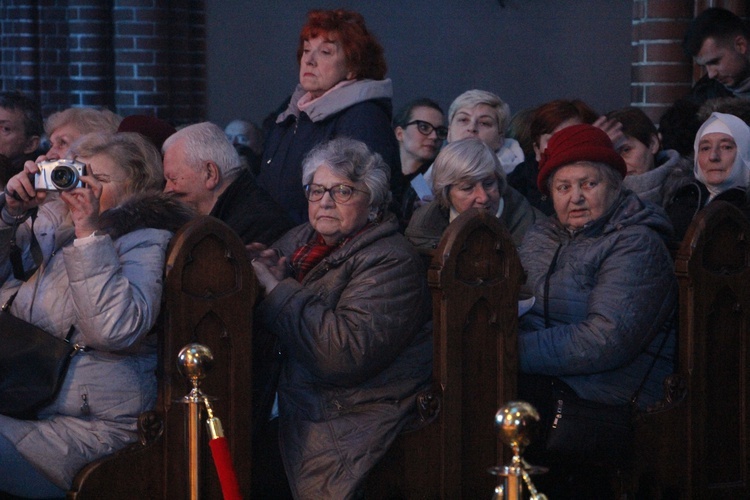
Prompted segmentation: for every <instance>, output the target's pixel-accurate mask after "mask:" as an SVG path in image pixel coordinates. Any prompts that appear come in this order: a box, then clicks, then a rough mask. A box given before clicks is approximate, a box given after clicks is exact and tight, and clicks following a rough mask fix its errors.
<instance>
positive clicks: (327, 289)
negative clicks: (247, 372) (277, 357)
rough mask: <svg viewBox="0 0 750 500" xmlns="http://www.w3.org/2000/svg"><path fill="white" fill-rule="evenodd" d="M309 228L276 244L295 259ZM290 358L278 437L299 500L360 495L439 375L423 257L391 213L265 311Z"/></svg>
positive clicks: (276, 294) (285, 286)
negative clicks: (420, 393)
mask: <svg viewBox="0 0 750 500" xmlns="http://www.w3.org/2000/svg"><path fill="white" fill-rule="evenodd" d="M312 235H313V228H312V227H311V226H310V225H309V224H303V225H302V226H299V227H297V228H295V229H292V230H291V231H290V232H288V233H287V234H286V235H285V236H284V237H283V238H282V239H281V240H279V241H278V242H276V244H274V247H276V248H278V249H279V250H280V251H281V252H282V254H283V255H286V256H290V255H291V254H292V253H293V252H294V250H296V249H297V248H298V247H300V246H302V245H303V244H305V243H306V242H307V241H308V240H309V239H310V237H311V236H312ZM258 312H259V314H260V317H261V321H262V322H263V325H264V326H265V327H266V328H267V329H268V330H269V331H271V332H273V333H275V334H276V335H278V337H279V341H280V344H281V349H282V351H283V352H284V354H285V358H284V363H283V368H282V373H281V377H280V381H279V387H278V396H279V419H280V420H279V424H280V431H279V432H280V433H279V440H280V446H281V453H282V458H283V461H284V466H285V469H286V472H287V476H288V478H289V482H290V486H291V488H292V492H293V493H294V496H295V497H296V498H340V499H344V498H350V497H351V496H352V495H353V494H354V492H355V491H356V488H357V487H358V486H359V484H360V483H361V482H362V480H363V479H364V478H365V477H366V475H367V473H368V472H369V470H370V469H371V468H372V467H373V466H374V465H375V463H377V461H378V460H379V459H380V458H381V457H382V456H383V455H384V454H385V452H386V451H387V449H388V447H389V446H390V444H391V443H392V442H393V440H394V439H395V437H396V435H397V434H398V433H399V431H400V430H401V429H402V427H403V426H404V425H405V424H406V423H407V422H408V421H409V418H410V416H415V411H416V406H415V395H416V393H417V392H418V391H419V390H421V389H423V388H425V387H426V385H427V383H428V380H429V378H430V373H431V369H432V340H431V339H432V337H431V329H430V323H429V319H430V317H431V304H430V296H429V293H428V289H427V282H426V273H425V269H424V267H423V264H422V261H421V260H420V257H419V256H418V255H417V253H416V252H415V251H414V249H413V248H412V247H411V245H410V244H409V242H407V241H406V239H405V238H404V237H403V236H402V235H401V234H399V233H398V223H397V221H396V219H395V217H393V216H389V217H388V218H386V220H384V221H383V222H381V223H378V224H375V225H374V226H371V227H370V228H368V229H366V230H365V231H364V232H362V233H360V234H358V235H356V236H355V237H354V238H353V239H352V240H351V241H349V242H347V243H346V244H345V245H344V246H343V247H341V248H339V249H337V250H335V251H334V252H333V253H331V254H330V255H329V256H328V257H326V258H325V259H324V260H323V261H322V262H320V263H319V264H318V265H317V266H316V267H315V268H313V269H312V270H311V271H310V272H309V273H308V274H307V276H306V277H305V278H304V280H303V281H302V283H299V282H297V281H296V280H295V279H292V278H287V279H284V280H282V281H281V283H279V285H278V286H276V288H274V290H273V291H272V292H271V293H270V294H269V295H268V296H267V297H266V298H265V300H264V301H263V302H262V303H261V305H260V307H259V310H258Z"/></svg>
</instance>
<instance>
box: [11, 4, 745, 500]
mask: <svg viewBox="0 0 750 500" xmlns="http://www.w3.org/2000/svg"><path fill="white" fill-rule="evenodd" d="M709 10H711V9H709ZM722 16H724V14H721V15H720V16H719V17H722ZM722 18H723V17H722ZM707 36H708V37H709V38H710V37H711V36H713V37H716V38H717V40H718V39H719V35H717V34H713V35H711V34H709V35H707ZM297 59H298V63H299V83H298V84H297V86H296V88H295V89H294V91H293V93H292V95H291V97H290V98H289V100H288V102H287V103H286V104H285V105H284V106H283V107H282V108H281V109H280V110H278V111H277V112H276V113H275V115H276V116H275V117H274V121H273V124H272V126H271V127H270V130H268V134H267V137H262V136H261V135H260V134H259V129H258V127H255V126H254V125H253V124H252V123H251V122H247V121H244V120H234V121H232V122H231V123H229V124H228V125H227V127H226V128H225V129H222V128H220V127H219V126H218V125H216V124H214V123H210V122H202V123H194V124H188V125H186V126H184V127H182V128H180V129H179V130H177V129H176V128H175V127H174V126H173V125H172V124H169V123H167V122H166V121H164V120H160V119H158V118H155V117H149V116H129V117H125V118H122V117H120V116H118V115H117V114H115V113H113V112H112V111H109V110H106V109H94V108H86V107H77V108H69V109H65V110H62V111H59V112H56V113H53V114H51V115H50V116H48V117H47V118H46V120H44V121H42V115H41V112H40V110H39V106H38V104H36V103H35V102H34V101H33V100H32V99H30V98H29V97H28V96H26V95H24V94H23V93H20V92H4V93H0V128H2V133H0V183H1V184H2V186H3V187H4V191H5V192H4V197H0V198H2V213H1V214H0V215H1V216H2V217H0V242H2V244H0V255H5V256H6V257H5V259H4V260H0V277H2V280H3V281H2V285H1V286H0V299H2V301H3V303H5V302H8V301H9V299H10V300H11V301H12V305H11V306H10V311H11V312H12V313H13V314H14V315H17V316H19V317H21V318H24V319H26V320H28V321H30V322H33V323H34V324H37V325H38V326H40V327H42V328H43V329H45V330H46V331H48V332H49V333H50V334H51V335H54V336H57V337H66V336H68V335H70V334H71V333H72V335H73V338H74V339H75V341H76V342H80V343H81V344H82V345H85V346H86V349H85V350H82V351H81V352H80V353H78V354H77V355H76V356H75V358H74V359H73V362H72V363H71V368H70V371H69V372H68V375H67V377H66V380H65V385H64V386H63V388H62V390H61V392H60V394H59V395H58V396H57V398H56V399H55V401H54V402H53V403H51V404H50V405H49V406H48V407H47V408H45V409H43V410H42V412H41V413H40V414H39V417H38V419H36V420H18V419H14V418H10V417H7V416H2V415H0V469H2V470H3V471H4V472H6V471H7V473H5V474H4V475H0V492H7V493H10V494H13V495H19V496H27V497H36V498H47V497H62V496H64V494H65V491H66V490H67V489H68V488H69V487H70V485H71V481H72V479H73V477H74V475H75V474H76V472H77V471H78V470H80V468H81V467H82V466H83V465H85V464H86V463H87V462H90V461H92V460H94V459H96V458H99V457H101V456H103V455H106V454H110V453H112V452H114V451H116V450H118V449H120V448H122V447H124V446H125V445H127V444H128V443H130V442H133V441H134V440H135V439H136V433H135V425H136V424H135V422H136V420H137V417H138V415H139V413H141V412H143V411H145V410H147V409H149V408H150V407H152V406H153V404H154V397H155V372H154V364H155V359H156V358H155V357H156V351H155V344H154V342H153V340H154V339H153V338H151V337H150V336H149V335H148V332H149V330H150V329H151V328H152V327H153V326H154V323H155V321H156V317H157V316H158V312H159V307H160V300H161V276H162V273H163V266H164V257H165V252H166V245H167V243H168V242H169V239H170V238H171V236H172V235H173V234H174V233H175V231H176V230H177V229H178V228H179V227H180V225H181V224H183V223H184V222H185V221H187V220H189V219H190V218H192V217H195V216H196V215H210V216H213V217H216V218H218V219H220V220H222V221H223V222H225V223H226V224H227V225H228V226H229V227H230V228H231V229H232V230H233V231H234V232H236V233H237V235H238V236H239V237H240V239H241V240H242V241H243V242H244V243H245V244H246V245H247V251H248V258H251V259H252V265H253V268H254V270H255V273H256V276H257V278H258V282H259V285H260V289H261V290H262V293H261V298H260V300H259V303H258V305H257V308H256V310H255V314H256V318H257V324H258V328H257V331H255V332H254V335H257V336H258V338H259V339H261V340H262V341H260V342H259V343H258V345H262V346H266V347H269V348H268V349H258V350H257V352H254V357H255V359H254V360H253V363H254V367H255V368H254V379H253V380H254V387H253V388H248V393H249V394H250V393H252V397H253V400H254V408H255V409H254V411H255V415H254V419H255V420H254V422H253V423H252V425H253V435H254V442H253V446H254V453H257V457H256V458H255V459H254V461H253V463H254V467H255V468H256V470H257V471H259V473H258V474H256V475H254V477H253V482H254V486H253V487H254V495H257V497H258V498H286V497H290V498H291V497H294V498H320V497H324V498H351V497H356V496H357V495H360V494H361V491H359V490H360V488H361V486H362V484H363V481H364V480H365V478H366V477H367V475H368V473H369V471H370V470H371V469H372V468H373V467H374V466H375V465H376V463H377V462H378V460H380V458H382V457H383V456H384V455H385V452H386V451H387V450H388V448H389V446H390V445H391V443H392V442H393V441H394V439H395V438H396V436H397V434H398V433H399V432H400V431H401V430H402V429H403V428H404V427H405V426H407V425H408V424H409V422H410V421H411V420H412V419H414V418H415V412H416V408H415V402H414V395H415V394H416V393H417V392H418V391H419V390H421V389H423V388H424V387H425V386H426V384H427V383H428V381H429V378H430V370H431V362H432V361H431V342H432V339H431V335H430V333H431V332H430V322H429V320H430V315H431V311H432V309H431V302H430V298H429V294H428V289H427V284H426V274H425V269H424V263H423V259H421V258H420V256H419V253H418V252H417V250H425V249H427V250H429V249H434V248H436V247H437V245H438V243H439V241H440V238H441V236H442V235H443V232H444V231H445V229H446V228H447V227H448V225H449V224H450V223H451V222H452V221H453V220H454V219H455V218H456V217H458V216H459V215H460V214H461V213H463V212H464V211H466V210H468V209H469V208H475V207H478V208H481V209H483V210H487V211H489V212H490V213H492V214H494V215H496V217H497V218H498V219H499V220H500V221H501V222H502V223H503V224H504V225H505V226H506V227H507V229H508V230H509V232H510V235H511V237H512V238H513V242H514V243H515V245H516V247H517V250H518V253H519V256H520V260H521V263H522V265H523V269H524V272H525V275H526V277H527V281H526V284H525V287H524V290H525V292H527V294H528V295H529V296H532V297H533V298H534V301H533V303H532V305H531V306H530V310H528V312H526V313H525V314H524V315H523V316H522V317H521V318H520V322H519V372H520V377H519V397H520V398H522V399H526V400H528V401H530V402H532V403H533V404H535V405H536V406H538V409H539V411H540V413H541V414H542V420H543V421H544V422H549V421H550V419H551V417H552V416H551V415H550V412H551V409H552V405H551V404H550V401H551V400H552V399H553V398H554V397H555V395H556V394H559V393H560V392H562V393H567V394H573V395H575V396H577V397H580V398H584V399H589V400H592V401H596V402H598V403H602V404H612V405H615V404H620V403H623V402H627V401H628V400H630V399H631V398H632V397H633V394H634V393H637V395H638V399H637V403H638V405H639V406H641V407H645V406H646V405H648V404H650V403H653V402H654V401H655V400H656V399H658V398H659V397H660V384H661V380H662V379H663V378H664V376H665V375H667V374H669V373H671V370H672V369H673V362H674V357H675V326H674V317H675V314H676V300H677V299H676V283H675V278H674V273H673V271H672V269H673V264H672V260H671V259H672V257H671V255H670V252H672V255H673V252H674V250H675V248H676V247H677V246H678V245H679V244H680V242H681V240H682V238H683V237H684V235H685V232H686V230H687V228H688V226H689V225H690V222H691V221H692V220H693V219H694V218H695V216H696V214H697V213H698V211H699V210H701V209H702V208H703V207H705V206H706V205H707V204H708V203H711V202H713V201H714V200H725V201H729V202H730V203H732V204H734V205H735V206H737V207H739V208H740V209H741V210H742V211H743V213H744V214H745V215H746V216H748V217H750V195H749V194H748V190H749V189H750V127H749V126H748V120H750V106H748V102H750V101H747V99H746V95H745V93H746V91H745V88H746V87H747V86H746V85H744V86H743V85H741V84H740V83H741V82H735V83H733V84H732V85H733V86H732V87H727V88H728V89H730V90H731V89H734V91H733V92H729V90H727V92H728V93H729V94H733V96H731V97H722V98H717V99H711V100H708V101H706V102H702V101H701V102H700V103H697V102H696V99H694V98H691V99H686V100H679V101H676V102H675V103H674V105H673V106H672V107H671V108H670V109H669V110H667V112H666V113H664V116H663V117H662V120H660V122H659V124H658V127H657V126H656V125H655V124H654V122H653V121H652V120H651V119H650V118H649V117H648V116H647V115H646V114H645V113H644V112H643V111H642V110H640V109H639V108H634V107H627V108H622V109H616V110H611V111H609V112H607V113H606V114H601V113H598V112H596V111H594V109H592V108H591V106H589V105H588V104H586V102H585V101H584V100H583V99H555V100H552V101H549V102H546V103H542V104H540V105H538V106H535V107H533V108H528V109H523V110H520V111H519V112H517V113H516V115H511V112H510V107H509V105H508V104H507V103H505V102H503V101H502V99H500V97H498V96H497V95H495V94H493V93H491V92H488V91H485V90H477V89H472V90H468V91H466V92H464V93H462V94H461V95H459V96H458V97H456V99H455V100H454V101H453V102H452V103H451V104H450V106H449V108H448V113H447V116H446V115H444V113H443V110H442V109H441V107H440V105H439V104H438V103H437V102H435V101H434V100H432V99H429V98H426V97H420V98H416V99H413V100H411V101H409V102H408V103H407V104H406V105H405V106H404V107H403V108H402V109H401V110H400V111H399V112H398V113H397V114H396V115H395V116H393V114H392V109H391V105H392V98H393V90H392V85H391V81H390V80H389V79H387V78H386V70H387V65H386V61H385V58H384V55H383V48H382V47H381V46H380V44H379V43H378V41H377V40H376V39H375V37H374V36H373V34H372V33H370V32H369V31H368V29H367V27H366V25H365V21H364V19H363V18H362V16H361V15H359V14H358V13H356V12H352V11H348V10H343V9H339V10H314V11H311V12H310V13H309V15H308V18H307V21H306V23H305V25H304V26H303V28H302V30H301V33H300V39H299V44H298V48H297ZM696 60H698V59H696ZM700 60H701V61H702V60H703V59H700ZM709 63H710V61H709ZM709 63H706V64H709ZM748 67H750V62H748ZM714 78H715V76H713V77H711V78H710V79H714ZM715 83H716V82H714V83H710V88H711V89H713V90H712V92H713V91H714V90H716V89H715V88H714V87H715ZM702 85H707V83H706V82H705V81H703V82H702ZM717 88H718V87H717ZM725 90H726V89H725ZM701 92H704V93H705V89H704V90H703V91H701ZM720 94H721V93H720ZM701 95H703V94H701ZM721 95H723V94H721ZM581 97H582V98H585V96H581ZM446 119H447V120H446ZM45 133H46V137H47V143H46V145H45V143H44V141H43V139H44V135H45ZM64 158H68V159H76V160H78V161H81V162H83V163H84V164H85V166H86V171H85V174H84V175H83V177H82V179H83V181H84V182H85V185H83V186H81V187H77V188H75V189H72V190H70V191H62V192H54V191H46V190H42V189H35V186H34V175H35V174H36V173H37V172H38V171H39V168H40V167H39V163H40V162H43V161H47V160H56V159H64ZM261 159H262V161H261ZM132 205H135V206H138V207H140V208H139V211H138V213H139V214H142V215H143V216H144V220H138V221H132V220H130V221H128V220H123V217H124V216H123V215H121V214H122V213H123V211H127V210H128V207H130V206H132ZM33 235H36V237H32V236H33ZM11 239H13V240H14V241H17V242H18V245H19V246H21V247H22V249H23V250H24V254H23V255H24V259H23V264H24V266H25V267H26V268H27V270H29V275H30V276H32V278H29V279H28V280H27V281H22V280H19V279H16V278H15V277H14V274H13V272H12V271H13V270H12V269H11V267H12V266H11V263H10V260H9V258H8V250H9V242H10V240H11ZM34 240H39V241H38V243H39V245H40V246H41V255H42V256H41V260H39V257H38V256H37V258H36V259H35V258H34V255H35V252H32V251H31V246H32V244H33V241H34ZM80 262H87V263H90V264H91V265H87V266H80V265H77V264H78V263H80ZM37 267H38V269H36V268H37ZM35 269H36V271H34V270H35ZM32 306H33V307H32ZM105 309H106V310H107V314H101V312H102V311H103V310H105ZM254 345H255V341H254ZM654 359H656V362H655V363H653V364H652V360H654ZM649 366H651V367H650V368H649ZM259 372H260V373H259ZM644 373H647V377H646V378H645V379H643V377H644ZM84 374H85V377H86V380H85V381H84V380H83V378H82V377H83V376H84ZM92 374H93V377H99V378H100V380H99V381H98V382H96V383H92V382H91V379H92ZM256 378H257V379H258V381H257V382H256ZM256 386H257V387H256ZM82 394H83V395H84V396H85V397H83V399H82ZM488 418H491V416H489V417H488ZM248 425H250V423H248ZM537 448H538V447H537ZM530 451H531V453H532V454H533V455H534V456H535V457H538V458H539V460H541V461H542V462H544V460H545V459H546V458H545V454H544V450H543V449H536V450H535V449H534V448H532V449H531V450H530ZM553 463H554V462H553ZM544 465H549V464H544ZM554 467H557V468H556V469H554V470H553V471H552V473H551V474H550V475H549V476H548V479H547V481H546V484H549V481H550V480H552V481H555V480H559V481H560V484H564V485H565V486H564V487H562V486H561V487H558V486H559V485H558V484H551V485H549V488H550V489H551V491H553V492H555V493H556V495H557V496H555V498H567V497H570V498H584V497H585V495H584V494H583V493H581V492H584V491H585V492H587V493H586V495H589V496H590V497H592V498H597V496H598V495H601V494H602V493H603V492H605V491H606V490H607V487H606V485H603V483H602V482H598V483H597V482H595V481H594V482H592V480H595V479H597V478H596V477H595V476H592V475H589V477H588V478H581V477H580V474H577V473H576V471H575V470H572V469H571V468H570V467H566V465H565V464H564V463H563V464H560V463H554ZM571 488H574V489H575V488H579V490H577V492H576V491H572V490H571ZM577 494H580V495H584V496H576V495H577Z"/></svg>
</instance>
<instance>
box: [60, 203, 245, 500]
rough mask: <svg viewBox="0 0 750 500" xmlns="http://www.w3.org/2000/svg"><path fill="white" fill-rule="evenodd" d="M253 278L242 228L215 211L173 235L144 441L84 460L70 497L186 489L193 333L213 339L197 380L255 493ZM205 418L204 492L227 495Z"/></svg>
mask: <svg viewBox="0 0 750 500" xmlns="http://www.w3.org/2000/svg"><path fill="white" fill-rule="evenodd" d="M256 290H257V284H256V281H255V276H254V274H253V271H252V266H251V265H250V262H249V260H248V259H247V258H246V256H245V248H244V245H243V244H242V242H241V241H240V239H239V237H238V236H237V235H236V234H235V233H234V232H233V231H232V230H231V229H230V228H229V227H228V226H227V225H225V224H224V223H223V222H221V221H219V220H218V219H215V218H213V217H207V216H206V217H199V218H197V219H195V220H193V221H191V222H190V223H188V224H187V225H185V226H184V227H183V228H182V229H181V230H180V231H179V232H178V233H177V234H176V235H175V237H174V238H173V239H172V242H171V243H170V248H169V250H168V254H167V264H166V281H165V288H164V294H165V303H164V311H163V312H164V329H163V332H161V333H160V334H159V335H160V339H159V340H160V352H159V368H158V369H159V372H158V381H159V388H158V402H157V405H156V408H155V409H154V410H153V411H151V412H148V413H146V414H144V415H142V416H141V418H140V425H139V427H140V432H139V434H140V442H138V443H135V444H133V445H131V446H129V447H127V448H126V449H123V450H121V451H119V452H118V453H115V454H114V455H111V456H109V457H105V458H103V459H101V460H98V461H96V462H93V463H91V464H89V465H88V466H86V467H85V468H84V469H83V470H81V472H80V473H79V474H78V476H77V477H76V478H75V481H74V483H73V486H72V489H71V491H69V492H68V499H75V500H86V499H101V498H107V499H133V498H149V499H165V500H166V499H169V500H172V499H183V498H188V493H189V491H190V490H189V485H188V468H187V467H188V465H187V464H188V463H187V451H186V444H185V435H186V431H185V414H186V405H184V404H182V403H179V402H178V400H180V399H181V398H182V397H183V396H185V395H186V394H187V393H188V392H189V390H190V386H189V384H188V383H187V381H186V380H185V378H184V377H183V376H182V375H181V374H180V373H179V372H178V369H177V354H178V353H179V351H180V350H181V349H182V348H183V347H184V346H185V345H186V344H189V343H191V342H199V343H201V344H205V345H207V346H208V347H209V348H210V349H211V351H212V353H213V356H214V366H213V368H212V369H211V370H210V371H209V372H208V373H207V376H206V378H205V379H204V380H203V383H202V384H201V389H202V390H203V392H204V393H206V394H207V395H209V396H213V397H215V398H216V399H215V400H214V401H212V406H213V408H214V412H215V416H217V417H219V418H220V419H221V421H222V424H223V427H224V431H225V434H226V436H227V438H228V440H229V444H230V450H231V454H232V460H233V462H234V467H235V470H236V472H237V477H238V480H239V483H240V490H241V492H242V493H243V495H244V496H245V497H246V498H249V497H250V467H251V464H250V456H251V454H250V422H251V398H250V394H251V391H250V380H251V359H252V358H251V338H252V327H251V325H252V309H253V304H254V302H255V298H256ZM204 422H205V412H204V417H203V421H202V422H201V424H200V426H201V430H202V431H203V443H202V446H201V451H200V453H201V456H202V466H203V467H202V470H201V471H200V477H201V498H202V499H220V498H222V494H221V488H220V484H219V482H218V477H217V474H216V470H215V468H214V465H213V461H212V458H211V453H210V449H209V448H208V446H207V440H208V437H207V432H206V430H205V429H206V428H205V425H204Z"/></svg>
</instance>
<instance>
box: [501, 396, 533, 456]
mask: <svg viewBox="0 0 750 500" xmlns="http://www.w3.org/2000/svg"><path fill="white" fill-rule="evenodd" d="M538 423H539V412H537V411H536V408H534V407H533V406H531V405H530V404H529V403H527V402H525V401H510V402H508V403H507V404H505V405H504V406H502V407H501V408H500V409H499V410H498V411H497V413H496V414H495V428H496V429H497V432H498V435H499V436H500V439H501V440H502V441H503V442H504V443H505V444H507V445H508V446H510V447H511V448H512V449H513V450H514V452H515V453H518V452H519V451H522V450H523V449H524V448H526V446H528V445H529V443H530V442H531V438H532V437H533V435H534V431H535V430H536V426H537V424H538Z"/></svg>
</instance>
